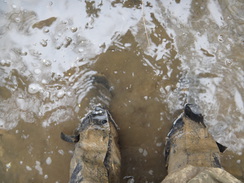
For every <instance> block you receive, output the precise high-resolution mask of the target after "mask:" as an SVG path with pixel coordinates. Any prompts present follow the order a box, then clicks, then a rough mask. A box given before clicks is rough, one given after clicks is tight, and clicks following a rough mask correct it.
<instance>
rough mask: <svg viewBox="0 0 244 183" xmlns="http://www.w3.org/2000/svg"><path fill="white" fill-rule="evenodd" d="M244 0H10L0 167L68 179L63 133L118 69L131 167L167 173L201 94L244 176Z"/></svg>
mask: <svg viewBox="0 0 244 183" xmlns="http://www.w3.org/2000/svg"><path fill="white" fill-rule="evenodd" d="M243 6H244V4H243V2H242V1H238V0H235V1H232V2H231V3H230V2H228V1H219V2H218V1H213V0H209V1H206V2H202V1H201V2H191V1H187V2H181V1H170V0H167V1H163V2H161V1H150V2H149V1H96V2H95V1H73V2H72V3H71V2H70V1H61V2H52V1H41V2H39V1H28V0H25V1H21V2H19V1H1V2H0V14H1V19H0V39H1V41H0V45H1V46H0V49H1V52H0V77H1V82H0V101H1V103H0V126H1V129H0V130H1V131H0V142H1V143H0V159H1V161H0V179H1V181H2V182H60V183H61V182H67V181H68V176H69V175H68V173H69V162H70V159H71V156H72V151H73V148H74V146H73V145H72V144H68V143H66V142H63V141H61V139H60V138H59V136H60V132H61V131H63V132H65V133H69V134H71V133H72V132H73V130H74V129H75V128H76V127H77V125H78V123H79V120H78V119H79V118H81V117H83V116H84V114H85V113H87V111H88V110H89V105H88V104H89V101H90V98H91V96H92V95H94V92H92V91H93V89H94V88H93V83H92V81H91V76H93V75H95V74H97V73H99V74H103V75H104V76H106V78H107V79H108V82H109V83H110V87H111V95H112V97H111V101H110V111H111V113H112V115H113V117H114V119H115V121H116V122H117V124H118V125H119V127H120V130H119V137H120V148H121V154H122V177H124V176H134V178H135V181H136V182H160V181H161V180H162V179H163V178H164V177H165V176H166V170H165V168H164V157H163V148H164V138H165V136H166V134H167V133H168V131H169V129H170V127H171V124H172V121H173V120H174V119H175V118H176V117H177V115H178V114H179V113H180V112H181V110H182V107H183V105H184V103H185V101H189V102H196V103H198V104H199V105H200V106H201V108H202V110H203V114H204V115H205V119H206V125H207V126H208V127H209V130H210V132H211V133H212V134H213V136H214V138H215V139H216V140H218V141H219V142H221V143H223V144H224V145H226V146H228V147H229V150H228V151H227V152H226V153H225V154H224V155H223V157H222V162H223V166H224V168H225V169H226V170H227V171H229V172H230V173H232V174H233V175H235V176H236V177H238V178H239V179H242V180H243V179H244V167H243V161H244V156H243V149H244V133H243V130H244V128H243V124H242V123H243V114H244V109H243V97H244V96H243V88H244V85H243V76H244V73H243V69H244V59H243V58H244V55H243V51H242V50H243V47H244V44H243V40H244V39H243V37H244V34H243V32H244V31H243V30H244V14H243V11H241V10H243Z"/></svg>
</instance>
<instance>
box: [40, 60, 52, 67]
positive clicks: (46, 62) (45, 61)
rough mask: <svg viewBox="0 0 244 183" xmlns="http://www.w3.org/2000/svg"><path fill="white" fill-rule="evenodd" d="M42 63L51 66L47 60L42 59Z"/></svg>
mask: <svg viewBox="0 0 244 183" xmlns="http://www.w3.org/2000/svg"><path fill="white" fill-rule="evenodd" d="M42 63H43V64H44V65H45V66H50V65H51V64H52V63H51V62H50V61H49V60H46V59H43V60H42Z"/></svg>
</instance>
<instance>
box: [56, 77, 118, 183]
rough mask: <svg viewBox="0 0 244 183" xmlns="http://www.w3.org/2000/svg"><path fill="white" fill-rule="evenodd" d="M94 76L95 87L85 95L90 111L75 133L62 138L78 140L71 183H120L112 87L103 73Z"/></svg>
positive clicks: (72, 164)
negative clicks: (110, 105) (111, 111)
mask: <svg viewBox="0 0 244 183" xmlns="http://www.w3.org/2000/svg"><path fill="white" fill-rule="evenodd" d="M91 79H92V85H93V88H92V89H91V90H90V91H89V92H88V94H87V96H86V98H85V100H86V101H85V102H86V104H87V105H88V107H89V109H90V112H89V113H88V114H87V115H86V116H85V117H84V118H82V119H81V122H80V124H79V127H78V128H77V129H76V130H75V133H74V135H71V136H69V135H65V134H64V133H61V138H62V139H63V140H65V141H67V142H73V143H75V150H74V154H73V157H72V159H71V163H70V183H80V182H82V183H110V182H111V183H115V182H116V183H117V182H120V166H121V157H120V151H119V147H118V133H117V130H118V126H117V124H116V123H115V122H114V120H113V118H112V116H111V114H110V113H109V111H108V110H107V109H108V107H109V102H110V98H111V94H110V91H109V89H110V87H109V85H108V82H107V80H106V78H105V77H104V76H102V75H95V76H93V77H92V78H91ZM83 105H84V102H83ZM80 110H82V108H81V109H80Z"/></svg>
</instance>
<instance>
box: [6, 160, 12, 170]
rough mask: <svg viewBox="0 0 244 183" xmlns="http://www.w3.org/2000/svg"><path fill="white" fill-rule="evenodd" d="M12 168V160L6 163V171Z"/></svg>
mask: <svg viewBox="0 0 244 183" xmlns="http://www.w3.org/2000/svg"><path fill="white" fill-rule="evenodd" d="M10 168H11V162H9V163H7V164H6V171H8V170H9V169H10Z"/></svg>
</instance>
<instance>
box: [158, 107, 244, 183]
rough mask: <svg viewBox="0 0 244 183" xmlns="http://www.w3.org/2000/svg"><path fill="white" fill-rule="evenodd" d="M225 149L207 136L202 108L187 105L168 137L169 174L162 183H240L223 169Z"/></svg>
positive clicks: (167, 159) (167, 161)
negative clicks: (222, 158)
mask: <svg viewBox="0 0 244 183" xmlns="http://www.w3.org/2000/svg"><path fill="white" fill-rule="evenodd" d="M225 149H226V147H224V146H222V145H221V144H219V143H217V142H215V140H214V139H213V137H212V136H211V134H209V133H208V130H207V128H206V125H205V124H204V119H203V116H202V114H201V112H200V110H199V107H198V106H197V105H193V104H186V105H185V109H184V112H183V113H182V114H181V115H180V116H179V117H178V119H176V120H175V122H174V123H173V127H172V129H171V130H170V132H169V134H168V135H167V137H166V144H165V160H166V168H167V170H168V175H167V176H166V178H165V179H164V180H163V181H162V183H166V182H167V183H181V182H182V183H183V182H191V183H193V182H213V183H215V182H216V183H217V182H226V183H227V182H241V181H239V180H237V179H236V178H235V177H233V176H232V175H230V174H229V173H228V172H226V171H225V170H223V169H222V168H221V163H220V152H223V151H224V150H225Z"/></svg>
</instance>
